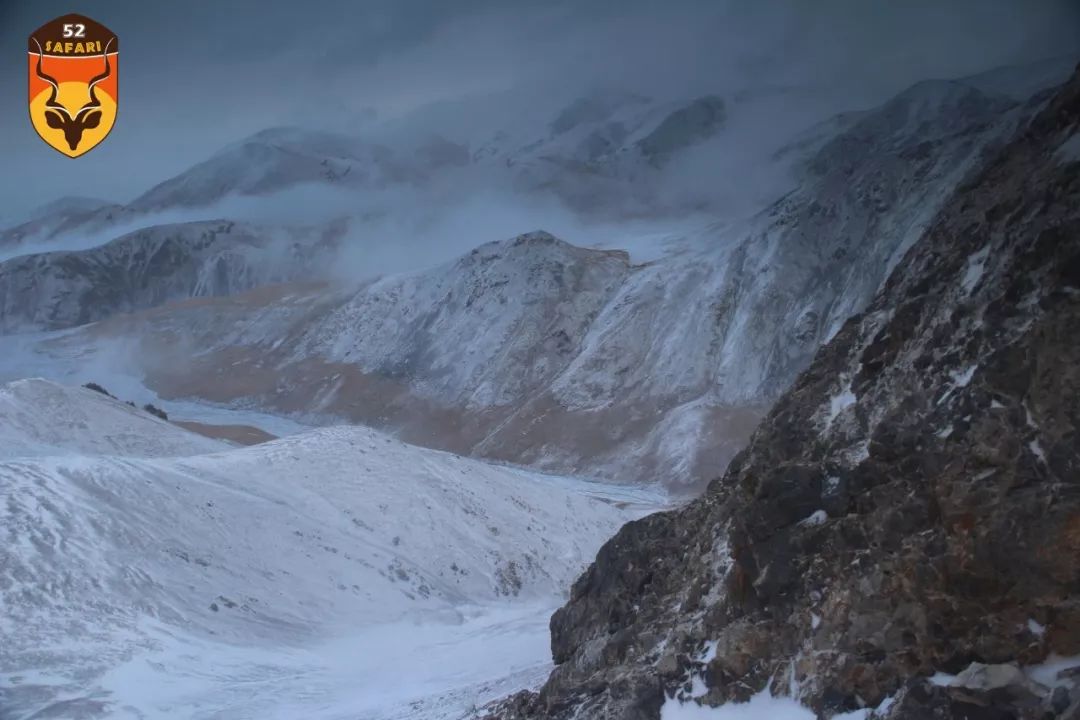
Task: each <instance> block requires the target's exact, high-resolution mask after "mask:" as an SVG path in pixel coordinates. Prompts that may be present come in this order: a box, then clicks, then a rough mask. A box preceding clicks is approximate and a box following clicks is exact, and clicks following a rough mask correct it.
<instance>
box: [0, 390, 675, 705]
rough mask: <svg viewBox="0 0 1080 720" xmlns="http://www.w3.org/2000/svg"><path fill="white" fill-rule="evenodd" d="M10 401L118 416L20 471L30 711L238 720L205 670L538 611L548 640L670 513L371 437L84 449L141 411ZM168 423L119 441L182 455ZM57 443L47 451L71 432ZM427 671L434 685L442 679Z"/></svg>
mask: <svg viewBox="0 0 1080 720" xmlns="http://www.w3.org/2000/svg"><path fill="white" fill-rule="evenodd" d="M5 395H16V396H18V397H19V398H21V402H30V401H33V400H34V399H35V398H39V399H42V400H44V401H48V400H50V399H53V400H56V399H61V398H62V399H63V402H62V404H53V405H50V404H48V402H41V403H40V404H41V407H40V408H39V409H38V410H37V414H36V420H37V421H40V420H44V419H47V418H48V417H49V416H52V417H53V419H54V420H55V423H56V425H57V427H58V428H59V427H61V425H62V423H63V422H64V420H63V417H64V416H65V415H66V416H70V417H72V418H76V421H75V425H76V426H78V425H79V423H78V421H77V418H79V417H85V416H87V415H100V416H101V417H102V418H103V422H102V423H100V424H99V425H96V426H90V427H86V428H83V427H81V426H79V427H78V429H79V431H80V433H81V437H79V438H78V439H77V440H76V441H75V442H72V441H71V439H70V438H65V437H64V435H63V434H62V433H59V432H58V433H57V434H56V435H54V436H53V439H55V440H58V441H60V442H58V444H57V446H56V449H55V451H54V453H48V452H47V450H46V449H44V448H43V447H39V448H38V449H39V450H40V452H39V453H38V454H40V455H43V456H44V455H51V456H48V457H39V458H8V459H4V460H0V488H2V491H3V493H2V494H3V495H4V497H5V498H6V500H5V502H4V503H3V504H2V509H0V527H2V528H3V533H4V542H3V545H2V546H0V605H2V606H3V607H4V613H3V615H2V617H0V635H2V636H3V637H4V639H5V640H4V643H3V645H2V646H0V688H4V694H3V696H2V697H3V703H4V704H3V709H4V711H5V713H8V714H10V713H14V715H12V716H13V717H23V716H27V715H34V714H35V713H40V714H41V715H40V716H57V717H59V716H61V715H64V716H67V715H65V713H72V714H75V715H78V716H80V717H94V716H96V715H95V713H98V712H111V713H113V714H114V715H115V716H128V715H130V716H151V717H177V718H180V717H183V718H190V717H211V716H213V717H217V715H214V714H213V713H214V711H213V710H212V708H214V707H215V703H223V704H234V703H235V702H236V700H235V699H231V700H230V699H227V698H220V697H214V696H213V694H212V693H210V692H209V691H206V692H200V687H199V686H200V681H199V680H198V678H199V677H211V676H215V675H234V676H235V674H237V673H241V674H244V675H245V676H246V677H248V678H249V679H250V680H251V681H253V682H254V681H258V682H270V681H272V680H274V678H275V675H276V674H277V673H279V672H281V668H279V667H275V666H276V665H278V664H281V665H282V666H287V665H289V664H290V663H296V662H297V661H298V659H299V658H300V657H301V655H303V654H305V653H308V652H309V651H310V652H312V653H315V652H316V651H317V649H318V648H320V647H324V646H326V645H328V644H331V643H333V642H335V641H339V640H340V639H343V638H346V637H349V636H350V635H351V636H355V637H356V638H357V639H358V642H363V640H362V638H367V639H368V640H371V639H372V638H377V637H378V636H379V633H381V632H385V630H379V631H376V630H374V629H373V626H375V625H387V626H389V627H393V626H394V625H393V623H404V625H402V628H403V630H402V637H401V642H402V643H406V642H412V643H417V642H422V641H424V640H426V642H427V645H428V646H431V647H435V646H436V645H437V644H438V642H439V641H438V639H437V638H439V637H441V636H440V633H442V634H443V635H445V636H446V637H447V638H449V637H453V636H454V633H457V632H459V630H457V629H456V626H461V625H462V624H469V623H476V624H479V625H480V626H484V625H485V624H487V625H488V626H490V625H492V624H493V623H501V622H505V621H506V620H507V619H508V618H517V620H516V622H518V623H521V622H526V623H527V624H528V625H529V626H530V627H531V626H532V623H533V618H536V617H537V616H538V615H537V614H539V616H540V617H544V616H546V613H547V612H548V611H549V609H550V607H551V606H552V604H553V603H556V602H557V601H558V597H559V596H560V595H561V593H562V592H564V589H565V588H566V587H568V586H569V584H570V582H571V581H572V580H573V578H574V577H575V576H576V575H577V574H578V573H579V572H580V571H581V569H582V568H583V567H584V564H585V562H586V561H587V559H588V558H589V557H591V555H592V554H593V553H594V552H595V550H596V548H597V547H599V545H600V543H601V542H602V541H603V540H604V539H605V538H607V537H608V536H610V535H611V534H612V533H613V532H614V531H615V530H616V529H617V528H618V527H619V525H621V524H622V523H623V522H625V521H626V520H627V519H629V518H631V517H633V516H634V515H636V514H640V513H641V512H642V511H643V510H644V509H646V508H647V507H650V506H651V503H654V502H655V498H653V497H650V496H648V495H645V494H641V493H639V494H636V495H635V494H632V493H624V494H622V495H621V496H620V495H615V496H605V493H604V492H603V488H599V487H596V488H590V487H589V486H588V485H587V484H582V483H577V482H575V481H570V480H562V479H558V478H548V477H546V476H538V475H535V474H531V473H524V472H521V471H517V470H514V469H510V468H502V467H494V466H490V465H486V464H483V463H480V462H477V461H474V460H468V459H465V458H461V457H455V456H453V455H449V454H446V453H441V452H435V451H430V450H423V449H419V448H415V447H411V446H408V445H404V444H402V443H400V442H399V441H397V440H394V439H392V438H390V437H388V436H385V435H382V434H380V433H377V432H375V431H372V430H368V429H363V428H327V429H323V430H318V431H314V432H311V433H308V434H304V435H299V436H293V437H291V438H288V439H284V440H278V441H273V442H269V443H265V444H263V445H259V446H256V447H252V448H246V449H242V450H241V449H230V450H226V451H224V452H217V453H212V454H206V455H198V456H189V457H153V458H150V457H144V458H138V457H131V456H129V457H117V456H105V455H89V454H87V455H81V456H79V455H72V454H71V450H72V449H74V448H75V447H76V446H77V447H79V448H80V449H83V450H89V449H91V448H105V449H109V450H112V449H115V448H117V447H118V445H119V444H118V442H117V441H116V439H115V438H116V436H117V434H118V431H117V430H116V429H115V428H116V427H117V425H118V424H119V421H117V420H115V419H110V418H109V417H108V415H109V413H108V412H103V411H102V409H103V408H104V410H106V411H115V413H117V414H118V413H121V412H122V410H123V408H122V407H113V404H114V403H112V402H111V401H109V399H108V398H105V397H104V396H101V397H100V398H99V397H94V396H93V393H92V392H91V391H85V392H84V391H81V390H72V389H65V388H60V387H57V386H54V385H51V384H47V383H43V382H41V381H33V382H28V383H16V384H14V385H13V386H9V387H8V388H7V389H6V390H5ZM10 417H11V419H12V421H13V422H20V423H21V422H26V418H25V416H24V415H20V414H17V413H16V414H12V415H11V416H10ZM28 425H30V426H31V427H30V430H28V431H27V432H32V431H33V430H34V428H33V427H32V425H33V422H29V423H28ZM140 425H141V427H140ZM162 425H163V424H162V423H160V422H159V421H157V420H155V419H154V418H151V417H149V416H146V417H138V416H133V421H132V422H129V423H128V424H127V429H126V431H125V432H126V433H127V434H128V435H127V440H126V441H125V442H126V444H125V445H124V446H123V447H119V449H121V450H129V451H132V452H129V453H128V454H129V455H134V454H136V453H137V452H138V453H141V454H146V455H149V454H151V453H153V454H160V453H161V452H166V451H168V450H169V449H170V448H169V447H167V446H166V445H165V444H164V440H162V438H163V437H164V433H163V428H162ZM95 427H100V428H101V436H100V437H94V436H93V430H94V428H95ZM175 432H176V433H177V434H178V435H180V434H183V435H187V433H184V432H183V431H181V430H179V429H175ZM140 434H141V435H143V436H144V443H145V444H140V442H139V441H138V440H137V439H136V437H135V436H137V435H140ZM37 437H38V442H39V445H41V446H44V445H45V444H46V443H47V442H48V441H49V439H50V438H49V437H46V436H45V434H44V432H43V431H40V430H39V431H38V432H37ZM197 441H201V442H202V443H203V445H204V448H203V449H205V450H212V449H216V448H217V447H220V446H218V445H217V444H216V443H212V442H210V441H207V440H202V439H197ZM147 448H152V450H147ZM174 449H176V450H179V451H184V452H190V451H191V450H193V449H195V447H193V446H189V447H183V446H181V445H180V444H177V445H176V446H175V448H174ZM416 624H419V627H420V628H423V627H426V628H427V630H418V629H417V628H416V627H415V626H416ZM409 625H413V626H414V630H412V631H405V630H404V628H406V627H408V626H409ZM541 627H542V626H541ZM365 628H367V630H365ZM407 632H411V633H412V635H411V636H408V637H407V636H406V634H407ZM489 632H492V633H494V632H496V630H494V629H492V628H491V627H489ZM530 632H534V631H533V630H530ZM365 633H367V635H365ZM418 633H419V636H417V634H418ZM425 636H426V638H425ZM517 639H518V640H522V639H523V638H520V637H519V638H517ZM525 639H526V640H527V638H525ZM388 641H389V638H388V637H385V636H384V637H383V638H382V639H381V640H379V642H380V643H382V645H384V646H385V645H386V643H387V642H388ZM447 641H449V640H447ZM492 641H493V642H498V638H497V637H494V638H493V640H492ZM405 647H409V646H408V645H404V646H402V648H401V654H403V655H406V656H407V655H408V653H407V652H406V651H405V650H404V648H405ZM535 649H536V647H535V644H530V643H529V642H525V643H524V645H523V649H519V650H518V651H517V652H518V653H519V656H520V655H521V653H522V652H524V655H525V659H527V660H528V662H529V663H530V664H529V665H527V666H526V667H537V666H543V665H545V664H546V662H545V656H546V647H543V648H541V649H540V652H539V653H536V652H535ZM343 650H346V649H345V648H342V647H341V646H340V643H339V646H338V650H337V652H338V653H340V652H342V651H343ZM319 652H321V651H319ZM349 652H350V656H351V657H353V658H355V662H371V660H372V659H371V658H369V659H368V660H364V659H363V658H364V653H365V652H379V653H390V654H392V651H391V650H389V649H388V648H386V649H384V648H378V649H376V648H375V647H370V646H369V647H367V648H365V647H364V646H363V645H362V644H361V645H358V646H357V647H355V648H354V649H352V650H351V651H349ZM192 653H199V656H198V657H199V659H198V662H197V664H195V665H193V663H192V660H193V658H192V657H191V654H192ZM530 653H531V654H530ZM311 657H312V658H314V657H317V655H312V656H311ZM481 657H482V653H481ZM403 659H404V658H403ZM324 660H325V658H324ZM413 660H414V661H416V662H417V663H418V665H417V667H415V668H412V671H414V672H415V673H417V674H418V676H423V674H424V673H432V672H436V673H438V672H439V669H438V668H432V667H430V666H427V665H426V664H425V663H424V661H423V658H422V657H420V658H414V659H413ZM457 662H458V668H459V671H460V672H459V677H458V680H459V681H460V682H459V684H461V683H464V682H465V680H462V678H465V679H468V678H471V677H473V676H472V675H470V672H473V673H475V670H474V669H472V668H470V667H469V663H470V662H471V660H470V658H460V659H459V660H458V661H457ZM399 669H400V670H401V671H406V670H408V668H399ZM517 669H518V670H520V669H522V668H520V667H519V668H517ZM31 670H32V671H31ZM513 670H515V668H514V667H513V666H509V667H503V668H502V669H501V673H502V675H499V674H497V673H496V676H495V677H492V676H491V675H488V677H487V679H488V680H494V679H496V678H497V677H502V676H503V675H506V674H509V673H510V672H511V671H513ZM484 672H487V673H491V672H492V671H491V669H490V668H487V667H485V668H484ZM133 675H134V676H136V677H138V680H137V681H135V682H132V676H133ZM442 675H443V676H445V675H446V673H445V672H442ZM479 677H484V675H483V673H481V674H480V676H479ZM474 679H475V678H474ZM147 683H149V684H147ZM466 684H467V683H466ZM447 687H453V683H450V684H449V685H448V686H447ZM155 688H156V689H155ZM202 690H205V688H203V689H202ZM234 690H235V688H234ZM352 692H354V693H355V690H353V691H352ZM361 696H362V697H360V698H356V697H353V698H352V699H353V700H362V701H363V702H367V703H369V704H371V703H374V704H378V702H379V701H380V700H381V699H382V698H381V696H380V695H379V694H378V693H373V692H371V689H370V688H369V689H368V694H367V695H366V696H363V693H361ZM413 699H422V698H413ZM285 701H287V702H295V701H297V698H279V700H278V702H285ZM246 702H247V703H250V706H247V707H245V706H244V705H243V704H242V705H240V706H237V707H233V708H232V709H231V710H230V711H229V717H266V716H265V715H261V714H259V711H258V709H257V707H258V704H257V703H258V702H263V703H266V702H267V698H266V696H263V697H262V698H261V699H258V700H256V699H253V698H249V699H247V701H246ZM271 704H273V703H271ZM399 709H400V708H399ZM459 709H460V708H459ZM219 711H220V708H219ZM125 713H127V714H128V715H125ZM199 713H204V714H199ZM8 714H5V715H4V717H8V716H9V715H8ZM330 716H333V715H330Z"/></svg>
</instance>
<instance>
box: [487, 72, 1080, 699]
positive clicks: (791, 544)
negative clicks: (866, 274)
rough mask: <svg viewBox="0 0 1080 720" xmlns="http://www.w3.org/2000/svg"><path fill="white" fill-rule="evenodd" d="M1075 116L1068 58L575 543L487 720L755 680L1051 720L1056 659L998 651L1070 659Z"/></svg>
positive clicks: (1077, 299)
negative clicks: (850, 305) (705, 451)
mask: <svg viewBox="0 0 1080 720" xmlns="http://www.w3.org/2000/svg"><path fill="white" fill-rule="evenodd" d="M1078 132H1080V72H1078V73H1077V74H1076V75H1074V77H1073V78H1072V79H1071V80H1070V81H1069V83H1068V84H1067V85H1066V86H1064V87H1063V88H1062V89H1061V90H1060V92H1059V94H1058V95H1057V96H1056V97H1055V98H1054V99H1053V100H1052V101H1051V102H1050V103H1049V105H1048V106H1047V107H1046V108H1045V109H1043V110H1042V111H1041V112H1040V113H1039V115H1038V116H1037V117H1036V118H1035V119H1034V120H1032V121H1031V122H1030V123H1028V124H1027V125H1026V126H1025V127H1024V128H1022V130H1021V131H1020V132H1019V134H1018V135H1017V136H1016V137H1015V138H1014V139H1013V141H1012V142H1011V143H1009V144H1008V146H1007V147H1006V148H1005V149H1004V150H1003V151H1002V152H1000V153H999V154H997V155H996V156H995V157H994V158H993V159H992V160H991V161H990V162H989V163H988V164H987V166H986V167H985V168H984V169H983V170H981V171H980V172H979V173H978V174H977V175H976V176H974V177H973V178H971V179H970V180H969V181H968V182H966V183H964V185H963V186H962V187H960V188H959V189H958V190H957V192H956V193H955V194H953V195H952V197H951V198H949V199H948V201H947V202H945V204H944V206H943V207H942V209H941V211H940V212H939V213H938V215H937V217H936V218H935V220H934V221H933V223H932V224H931V225H930V227H929V229H928V230H927V232H926V233H925V234H924V235H923V236H922V237H921V239H920V240H919V241H918V242H917V243H916V244H915V245H914V246H913V247H912V248H911V249H910V250H909V251H908V252H907V253H906V255H905V256H904V257H903V259H902V260H901V261H900V262H899V263H898V264H897V266H896V270H895V271H894V272H893V274H892V275H891V277H890V279H889V281H888V283H887V284H886V285H885V287H884V288H883V289H882V291H881V292H880V293H879V294H878V295H877V296H876V298H875V299H874V300H873V302H872V303H871V304H870V305H869V307H868V308H866V310H865V311H864V312H861V313H859V314H857V315H855V316H854V317H852V318H851V319H849V320H848V321H847V322H846V323H845V324H844V325H843V327H842V328H841V329H840V330H839V332H838V333H837V334H836V336H835V337H834V338H833V339H832V340H831V342H829V343H828V344H827V345H826V346H825V347H823V348H822V349H821V351H820V352H818V353H817V355H816V357H815V359H814V361H813V363H812V365H811V366H810V367H809V369H808V370H807V371H806V372H804V373H803V374H802V375H801V376H800V377H799V379H798V380H797V381H796V382H795V384H794V386H793V387H792V388H791V389H790V390H789V391H788V392H787V393H786V394H785V395H784V396H783V397H782V398H781V399H780V400H779V401H778V402H777V404H776V405H775V406H774V407H773V409H772V410H771V411H770V413H769V414H768V416H767V417H766V419H765V420H764V421H763V423H762V424H761V425H760V427H759V428H758V430H757V431H756V432H755V434H754V436H753V438H752V440H751V443H750V445H749V447H748V448H747V449H746V450H745V451H744V452H742V453H740V454H739V456H737V457H736V459H735V460H734V461H733V462H732V464H731V466H730V467H729V469H728V471H727V473H726V474H725V475H724V476H723V477H721V478H719V479H717V480H715V481H714V482H713V483H712V484H711V485H710V486H709V489H708V491H707V493H706V494H705V496H704V497H702V498H701V499H699V500H697V501H694V502H692V503H690V504H689V505H687V506H686V507H684V508H683V509H681V510H678V511H673V512H667V513H660V514H657V515H653V516H650V517H648V518H645V519H642V520H639V521H636V522H632V523H630V524H628V525H627V526H625V527H624V528H623V529H622V530H621V531H620V532H619V533H618V534H617V535H616V537H615V538H613V539H612V540H611V541H610V542H608V543H607V544H606V545H605V546H604V547H603V548H602V549H601V551H600V552H599V554H598V556H597V558H596V561H595V562H594V563H593V565H592V566H591V567H590V568H589V570H588V571H587V572H586V573H585V574H584V575H583V576H582V577H581V578H580V579H579V580H578V581H577V582H576V583H575V585H574V587H573V590H572V594H571V598H570V601H569V602H568V604H567V605H566V606H565V607H564V608H562V609H561V610H560V611H558V612H557V613H556V614H555V615H554V616H553V618H552V621H551V630H552V653H553V656H554V659H555V662H556V663H557V667H556V669H555V670H554V672H553V673H552V675H551V677H550V679H549V680H548V682H547V683H546V684H545V686H544V687H543V688H542V689H541V691H540V692H539V693H538V694H536V695H531V694H526V695H522V696H518V697H516V698H513V699H511V700H510V701H508V702H507V703H504V704H503V705H502V706H500V707H499V708H497V709H496V711H495V716H496V717H503V718H521V717H526V718H586V717H587V718H595V719H597V720H601V719H604V718H611V719H614V718H656V717H659V714H660V708H661V707H662V706H664V705H665V704H666V703H679V702H690V703H701V704H705V705H718V704H722V703H725V702H732V701H738V700H745V699H747V698H748V697H749V696H750V695H753V694H755V693H758V692H760V691H762V690H763V689H765V688H768V689H769V690H770V691H771V692H773V693H774V694H779V695H788V694H792V695H794V696H795V697H796V698H797V699H798V700H800V701H801V702H802V703H804V704H806V705H808V706H809V707H811V708H812V709H813V710H814V711H815V712H816V713H817V714H818V715H819V716H820V717H825V718H827V717H831V716H833V715H834V714H837V713H841V712H846V711H854V710H858V709H860V708H867V709H868V710H867V711H866V713H864V714H868V713H869V712H870V711H869V708H880V710H879V711H876V714H877V716H878V717H885V718H890V719H892V720H899V719H900V718H903V719H905V720H906V719H907V718H916V717H918V718H930V717H932V718H961V717H966V718H974V717H979V718H1006V717H1007V718H1043V717H1058V716H1061V717H1073V715H1070V714H1069V713H1075V707H1076V702H1077V701H1078V700H1080V688H1077V687H1076V685H1075V684H1074V683H1075V680H1074V679H1072V678H1074V677H1075V675H1070V674H1069V673H1067V672H1066V673H1064V674H1063V675H1057V676H1055V675H1054V674H1053V673H1051V674H1050V677H1049V679H1048V678H1047V677H1045V673H1044V674H1042V675H1039V674H1035V673H1031V672H1025V671H1024V670H1023V669H1022V668H1024V667H1027V666H1031V665H1032V664H1035V663H1040V662H1042V661H1043V660H1044V659H1046V658H1047V657H1048V655H1051V654H1055V655H1057V656H1075V655H1078V654H1080V632H1078V628H1080V600H1078V598H1080V442H1078V440H1080V404H1078V401H1077V398H1080V372H1078V370H1077V368H1080V343H1077V337H1080V163H1078V162H1077V159H1076V158H1075V157H1072V156H1069V155H1062V153H1060V152H1059V149H1060V148H1061V147H1062V146H1066V145H1067V143H1069V142H1074V141H1075V138H1076V137H1077V133H1078ZM973 663H978V664H973ZM984 666H989V667H984ZM935 673H939V675H937V677H936V678H935V679H936V682H930V681H929V679H930V678H931V676H933V675H934V674H935ZM940 673H944V674H948V675H956V674H958V673H959V675H957V676H956V677H953V678H944V679H943V676H942V675H940ZM1051 685H1058V686H1059V688H1057V689H1053V688H1051V687H1050V686H1051ZM883 701H885V702H883ZM1070 708H1071V709H1070Z"/></svg>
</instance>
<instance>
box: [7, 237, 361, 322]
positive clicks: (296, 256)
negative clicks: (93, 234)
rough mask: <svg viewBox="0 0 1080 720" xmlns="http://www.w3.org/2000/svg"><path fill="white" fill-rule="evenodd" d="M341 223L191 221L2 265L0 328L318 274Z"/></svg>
mask: <svg viewBox="0 0 1080 720" xmlns="http://www.w3.org/2000/svg"><path fill="white" fill-rule="evenodd" d="M340 231H341V227H340V226H336V225H333V224H331V225H329V226H326V227H323V228H288V227H272V228H268V227H260V226H256V225H251V224H246V223H235V222H231V221H224V220H218V221H206V222H190V223H180V224H171V225H160V226H154V227H150V228H146V229H143V230H138V231H135V232H132V233H129V234H127V235H124V236H122V237H120V238H117V239H116V240H113V241H111V242H109V243H106V244H105V245H101V246H98V247H94V248H90V249H85V250H78V251H58V252H49V253H41V254H34V255H23V256H20V257H16V258H12V259H10V260H7V261H3V262H0V331H4V332H11V331H14V330H19V329H27V328H34V329H37V328H49V329H52V328H65V327H72V326H76V325H83V324H85V323H88V322H93V321H95V320H99V319H101V318H104V317H108V316H110V315H113V314H116V313H120V312H130V311H132V310H138V309H140V308H144V307H153V306H156V305H159V304H161V303H163V302H166V301H168V300H175V299H185V298H190V297H206V296H215V295H229V294H233V293H237V292H241V291H243V290H249V289H252V288H255V287H260V286H263V285H267V284H271V283H275V282H283V281H286V280H294V279H298V278H303V277H309V276H311V275H312V274H313V273H315V272H317V271H322V270H323V269H324V268H325V266H326V264H327V257H328V255H329V253H330V251H331V250H332V249H334V248H336V243H337V239H338V237H339V233H340Z"/></svg>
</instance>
